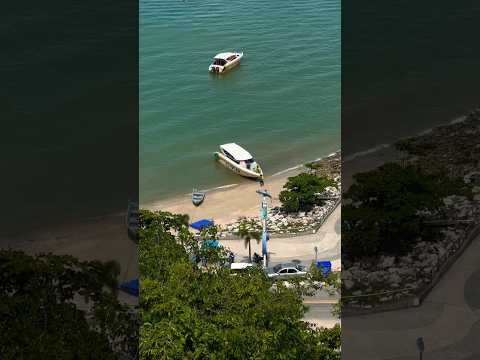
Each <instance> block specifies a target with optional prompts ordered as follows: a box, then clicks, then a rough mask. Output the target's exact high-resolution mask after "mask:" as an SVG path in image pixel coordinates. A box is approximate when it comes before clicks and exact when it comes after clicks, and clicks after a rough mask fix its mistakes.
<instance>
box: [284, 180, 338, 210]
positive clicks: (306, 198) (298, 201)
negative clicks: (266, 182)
mask: <svg viewBox="0 0 480 360" xmlns="http://www.w3.org/2000/svg"><path fill="white" fill-rule="evenodd" d="M328 186H334V187H336V184H335V181H333V180H332V179H329V178H327V177H319V176H316V175H313V174H308V173H301V174H299V175H297V176H293V177H289V178H288V181H287V183H286V184H285V185H284V186H283V188H284V189H285V190H283V191H281V192H280V195H279V199H280V201H281V203H282V207H283V208H284V209H285V211H287V212H297V211H308V210H310V209H311V208H312V207H313V206H314V205H320V204H322V203H323V200H322V199H320V198H319V196H318V195H317V194H321V193H323V192H324V191H325V189H326V188H327V187H328Z"/></svg>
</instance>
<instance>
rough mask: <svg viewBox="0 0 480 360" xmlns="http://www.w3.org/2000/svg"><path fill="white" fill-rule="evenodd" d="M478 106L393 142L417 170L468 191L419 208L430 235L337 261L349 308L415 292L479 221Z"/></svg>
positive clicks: (406, 296) (390, 299)
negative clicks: (390, 250)
mask: <svg viewBox="0 0 480 360" xmlns="http://www.w3.org/2000/svg"><path fill="white" fill-rule="evenodd" d="M479 139H480V109H477V110H475V111H473V112H472V113H470V114H469V115H468V116H466V117H465V118H464V119H463V120H462V121H459V122H456V123H452V124H449V125H445V126H441V127H438V128H435V129H433V130H432V131H431V132H430V133H428V134H424V135H422V136H418V137H415V138H411V139H406V140H402V141H399V142H398V143H397V144H396V146H397V149H398V150H400V151H402V152H404V154H405V155H406V157H405V158H404V160H403V161H407V162H409V163H413V164H416V165H417V166H419V167H420V168H421V169H422V170H425V171H429V172H432V173H435V174H437V173H439V172H442V173H444V174H445V176H451V177H461V178H462V179H463V182H464V184H465V185H466V186H467V187H468V188H470V189H471V193H472V196H469V197H467V196H456V195H454V196H448V197H446V198H444V199H443V206H442V207H441V208H440V209H439V210H438V211H436V212H431V213H422V214H419V215H422V217H423V218H424V219H426V220H425V221H426V222H430V226H432V227H433V228H435V229H436V236H435V237H434V239H433V240H432V239H429V240H428V241H424V239H421V238H420V239H416V241H415V242H416V244H415V246H414V247H413V248H412V249H411V250H410V251H409V252H408V253H407V254H404V255H402V256H380V257H377V258H372V259H364V260H362V261H356V262H355V263H349V262H346V261H344V262H343V264H342V265H343V268H344V271H343V274H342V281H343V287H344V292H343V293H342V295H343V298H344V301H345V304H346V305H348V306H349V307H353V308H354V307H360V308H364V309H370V308H373V307H376V306H378V305H380V304H386V303H389V302H390V303H391V302H399V300H401V299H402V298H404V299H408V298H413V297H415V296H417V295H418V294H421V293H422V291H424V290H425V289H427V288H428V287H429V286H430V284H431V282H432V281H433V280H434V279H435V277H436V275H437V274H439V273H440V272H441V270H442V267H443V266H445V264H448V261H449V260H450V259H452V258H453V257H454V256H455V255H458V254H457V251H458V250H459V249H461V248H462V246H463V245H464V243H465V241H466V239H467V238H468V234H469V232H470V231H471V230H472V229H474V228H476V226H478V225H479V223H480V140H479Z"/></svg>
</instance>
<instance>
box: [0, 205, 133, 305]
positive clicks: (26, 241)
mask: <svg viewBox="0 0 480 360" xmlns="http://www.w3.org/2000/svg"><path fill="white" fill-rule="evenodd" d="M0 246H1V247H2V248H4V249H8V248H10V249H13V250H22V251H25V252H26V253H28V254H31V255H33V254H38V253H53V254H56V255H73V256H75V257H77V258H79V259H80V260H84V261H87V260H100V261H111V260H114V261H116V262H117V263H118V264H119V265H120V267H121V269H120V275H119V277H118V280H119V282H123V281H128V280H131V279H133V278H136V277H138V253H137V245H135V244H134V243H133V242H132V241H131V240H130V239H129V237H128V235H127V229H126V225H125V215H124V214H113V215H106V216H99V217H94V218H84V219H78V221H77V222H75V223H70V224H64V225H59V226H56V227H48V228H40V229H38V230H35V231H31V232H28V233H24V234H19V235H16V236H9V237H1V238H0ZM120 294H121V298H122V299H124V300H125V301H126V302H128V303H132V302H133V303H134V302H136V298H134V297H132V296H129V295H126V294H123V293H122V292H120Z"/></svg>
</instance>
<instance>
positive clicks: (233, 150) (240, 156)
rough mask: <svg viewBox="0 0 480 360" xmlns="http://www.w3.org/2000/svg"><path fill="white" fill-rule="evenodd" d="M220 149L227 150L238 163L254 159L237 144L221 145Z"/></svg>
mask: <svg viewBox="0 0 480 360" xmlns="http://www.w3.org/2000/svg"><path fill="white" fill-rule="evenodd" d="M220 149H222V150H225V151H226V152H228V153H229V154H230V155H232V156H233V157H234V158H235V159H236V160H238V161H245V160H250V159H252V158H253V156H252V155H251V154H250V153H249V152H248V151H247V150H245V149H244V148H242V147H241V146H240V145H237V144H235V143H229V144H223V145H220Z"/></svg>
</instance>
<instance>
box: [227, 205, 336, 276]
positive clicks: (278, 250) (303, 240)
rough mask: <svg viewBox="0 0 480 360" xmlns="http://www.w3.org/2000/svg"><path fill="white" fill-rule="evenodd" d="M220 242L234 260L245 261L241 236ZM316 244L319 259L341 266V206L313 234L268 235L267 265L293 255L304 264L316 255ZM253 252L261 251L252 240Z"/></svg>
mask: <svg viewBox="0 0 480 360" xmlns="http://www.w3.org/2000/svg"><path fill="white" fill-rule="evenodd" d="M220 243H221V244H222V245H223V246H225V247H227V248H230V250H231V251H233V253H234V254H235V262H243V261H248V248H246V247H245V245H244V241H243V240H221V241H220ZM315 246H316V247H317V248H318V259H319V260H330V261H332V263H333V266H334V267H335V266H336V267H339V266H340V251H341V250H340V248H341V247H340V207H337V208H336V209H335V211H334V212H333V213H332V214H331V215H330V217H329V218H328V219H327V221H325V223H324V224H323V225H322V227H321V228H320V229H319V230H318V231H317V232H316V233H314V234H308V235H301V236H296V237H286V238H271V239H270V240H269V241H268V243H267V250H268V252H269V254H270V256H269V266H273V265H275V264H277V263H280V262H289V261H292V260H294V259H297V260H300V261H301V262H302V263H304V264H309V263H311V262H312V261H313V260H314V258H315V251H314V248H315ZM251 249H252V255H253V253H255V252H256V253H258V254H261V244H257V243H256V242H255V240H252V241H251Z"/></svg>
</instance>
